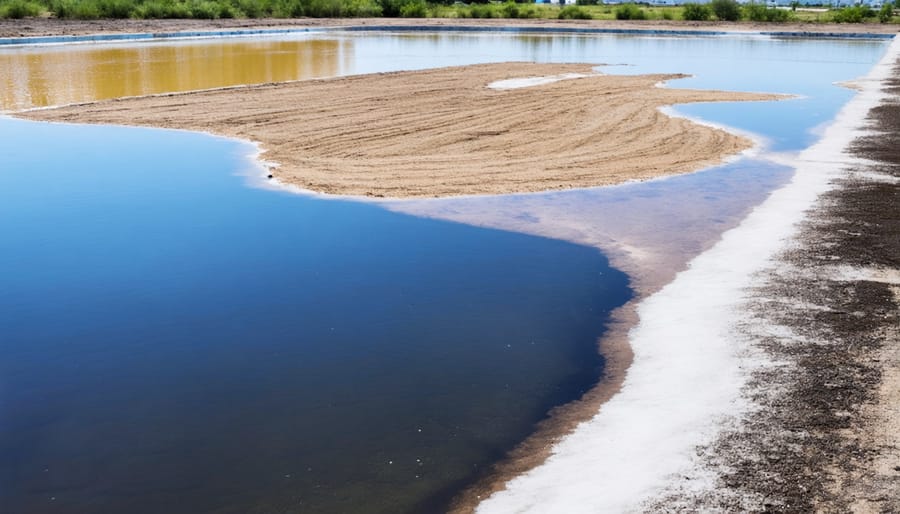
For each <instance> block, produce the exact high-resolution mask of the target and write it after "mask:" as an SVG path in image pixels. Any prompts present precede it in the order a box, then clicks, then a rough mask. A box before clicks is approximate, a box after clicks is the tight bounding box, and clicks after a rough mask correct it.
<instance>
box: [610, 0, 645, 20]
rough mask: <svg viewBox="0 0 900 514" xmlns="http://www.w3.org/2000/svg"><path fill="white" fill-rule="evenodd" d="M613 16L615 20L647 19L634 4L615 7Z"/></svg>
mask: <svg viewBox="0 0 900 514" xmlns="http://www.w3.org/2000/svg"><path fill="white" fill-rule="evenodd" d="M615 14H616V19H617V20H644V19H646V18H647V16H646V15H645V14H644V11H643V9H641V8H640V7H638V6H636V5H634V4H622V5H620V6H618V7H616V11H615Z"/></svg>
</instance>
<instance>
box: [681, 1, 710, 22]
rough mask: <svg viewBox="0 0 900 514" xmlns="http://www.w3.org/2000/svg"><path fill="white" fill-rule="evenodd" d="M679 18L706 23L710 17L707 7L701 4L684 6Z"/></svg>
mask: <svg viewBox="0 0 900 514" xmlns="http://www.w3.org/2000/svg"><path fill="white" fill-rule="evenodd" d="M682 9H683V10H682V12H681V17H682V18H684V19H686V20H690V21H706V20H708V19H709V18H710V17H711V16H712V10H711V9H710V8H709V6H706V5H703V4H691V3H688V4H684V6H682Z"/></svg>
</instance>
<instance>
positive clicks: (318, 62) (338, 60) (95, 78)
mask: <svg viewBox="0 0 900 514" xmlns="http://www.w3.org/2000/svg"><path fill="white" fill-rule="evenodd" d="M353 44H354V41H353V40H352V39H340V40H338V39H316V40H287V41H275V40H254V41H248V40H234V41H227V40H226V41H225V42H223V41H222V40H217V41H200V42H198V41H192V42H190V43H179V44H172V43H171V42H169V43H143V44H134V43H131V44H129V45H127V46H126V45H125V44H123V45H85V46H75V47H73V46H67V47H40V48H31V49H18V50H14V51H4V52H0V110H6V111H10V110H19V109H27V108H31V107H46V106H50V105H60V104H69V103H78V102H89V101H92V100H105V99H110V98H120V97H124V96H140V95H148V94H157V93H166V92H173V91H191V90H198V89H209V88H217V87H228V86H236V85H241V84H261V83H266V82H283V81H288V80H300V79H310V78H321V77H332V76H335V75H341V74H344V73H346V71H345V70H348V69H351V68H353V59H354V52H353Z"/></svg>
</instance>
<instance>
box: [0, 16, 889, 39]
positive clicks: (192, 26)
mask: <svg viewBox="0 0 900 514" xmlns="http://www.w3.org/2000/svg"><path fill="white" fill-rule="evenodd" d="M372 26H380V27H434V28H441V27H444V28H446V27H462V26H465V27H483V28H503V29H506V28H509V27H518V28H523V29H528V28H541V29H547V28H550V29H553V28H562V29H572V28H575V29H601V30H632V31H634V30H660V31H689V32H708V31H719V32H782V33H806V34H811V35H816V34H848V33H866V34H896V33H897V27H896V26H895V25H891V24H887V23H842V24H834V23H831V24H825V23H754V22H717V21H702V22H700V21H674V20H624V21H623V20H552V19H470V18H466V19H453V18H430V19H415V20H410V19H402V18H296V19H282V18H277V19H271V18H270V19H218V20H59V19H52V18H30V19H26V20H0V38H6V37H41V36H73V35H89V34H125V33H166V32H184V31H217V30H236V29H251V30H255V29H304V28H342V27H372Z"/></svg>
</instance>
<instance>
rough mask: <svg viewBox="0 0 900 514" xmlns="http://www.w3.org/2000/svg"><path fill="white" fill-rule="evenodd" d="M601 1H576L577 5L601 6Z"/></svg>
mask: <svg viewBox="0 0 900 514" xmlns="http://www.w3.org/2000/svg"><path fill="white" fill-rule="evenodd" d="M601 3H603V2H601V1H600V0H575V5H600V4H601Z"/></svg>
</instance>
